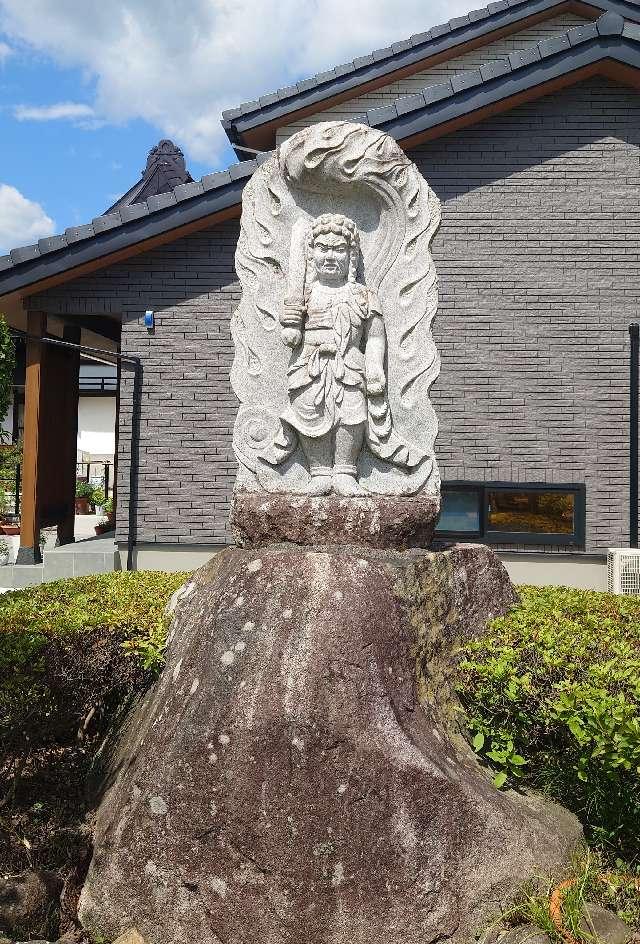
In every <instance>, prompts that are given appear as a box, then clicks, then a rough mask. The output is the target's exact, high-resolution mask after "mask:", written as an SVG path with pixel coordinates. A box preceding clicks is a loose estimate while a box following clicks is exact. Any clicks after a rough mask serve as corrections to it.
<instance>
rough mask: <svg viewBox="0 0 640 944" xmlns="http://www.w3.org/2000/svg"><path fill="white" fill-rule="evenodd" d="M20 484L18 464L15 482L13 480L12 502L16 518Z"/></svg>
mask: <svg viewBox="0 0 640 944" xmlns="http://www.w3.org/2000/svg"><path fill="white" fill-rule="evenodd" d="M21 484H22V483H21V481H20V463H18V464H17V466H16V480H15V489H16V493H15V497H14V500H13V513H14V514H15V516H16V518H17V517H18V515H19V514H20V486H21Z"/></svg>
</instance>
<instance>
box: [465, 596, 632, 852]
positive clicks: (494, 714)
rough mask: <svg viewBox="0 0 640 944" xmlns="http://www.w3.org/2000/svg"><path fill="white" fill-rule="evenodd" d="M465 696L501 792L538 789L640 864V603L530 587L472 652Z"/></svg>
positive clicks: (601, 841) (477, 741) (599, 839)
mask: <svg viewBox="0 0 640 944" xmlns="http://www.w3.org/2000/svg"><path fill="white" fill-rule="evenodd" d="M458 694H459V696H460V699H461V701H462V704H463V706H464V708H465V710H466V714H467V718H466V721H467V725H468V728H469V730H470V732H471V738H472V741H473V745H474V747H475V749H476V751H477V752H478V753H479V754H480V755H481V756H482V757H483V759H485V760H486V761H487V762H488V764H489V765H490V766H491V767H492V768H493V770H494V772H495V783H496V785H497V786H502V785H503V784H506V785H508V786H517V785H518V783H523V784H527V785H530V786H532V787H534V788H536V789H539V790H542V791H543V792H545V793H546V794H548V795H550V796H552V797H554V798H555V799H556V800H558V801H559V802H560V803H562V804H563V805H564V806H566V807H568V808H569V809H571V810H572V811H573V812H575V813H576V814H577V815H578V816H579V817H580V819H581V820H582V822H583V824H584V826H585V831H586V833H587V836H588V837H589V838H590V840H591V841H593V842H595V843H596V844H598V845H600V846H602V847H603V848H606V849H608V850H609V852H614V853H616V854H618V855H621V856H623V857H624V858H625V859H627V860H632V859H634V858H636V857H637V856H638V855H640V834H639V830H638V823H639V822H640V789H639V785H638V783H639V781H638V774H639V773H640V600H639V599H634V598H630V597H621V596H613V595H611V594H607V593H596V592H592V591H583V590H572V589H565V588H554V587H542V588H540V587H522V588H520V603H519V605H517V606H516V607H515V608H514V609H513V610H512V611H511V612H510V613H509V614H508V615H507V616H505V617H502V618H500V619H497V620H495V621H494V622H493V623H492V624H491V625H490V626H489V628H488V630H487V633H486V634H485V635H484V636H483V638H481V639H478V640H475V641H472V642H470V643H468V644H467V645H466V646H465V649H464V651H463V659H462V662H461V666H460V676H459V679H458Z"/></svg>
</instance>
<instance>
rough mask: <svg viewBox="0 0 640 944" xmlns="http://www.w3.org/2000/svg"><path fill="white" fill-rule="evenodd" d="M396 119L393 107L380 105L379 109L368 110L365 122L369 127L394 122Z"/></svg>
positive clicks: (396, 115) (394, 107)
mask: <svg viewBox="0 0 640 944" xmlns="http://www.w3.org/2000/svg"><path fill="white" fill-rule="evenodd" d="M397 117H398V112H397V111H396V106H395V105H381V106H380V108H370V109H369V110H368V111H367V120H368V122H369V124H370V125H382V124H384V123H385V121H395V119H396V118H397Z"/></svg>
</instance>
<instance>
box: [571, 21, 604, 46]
mask: <svg viewBox="0 0 640 944" xmlns="http://www.w3.org/2000/svg"><path fill="white" fill-rule="evenodd" d="M597 35H598V27H597V26H596V24H595V23H584V24H583V25H582V26H573V27H572V28H571V29H570V30H567V38H568V40H569V42H570V43H571V45H572V46H577V45H579V43H586V42H587V40H588V39H595V37H596V36H597Z"/></svg>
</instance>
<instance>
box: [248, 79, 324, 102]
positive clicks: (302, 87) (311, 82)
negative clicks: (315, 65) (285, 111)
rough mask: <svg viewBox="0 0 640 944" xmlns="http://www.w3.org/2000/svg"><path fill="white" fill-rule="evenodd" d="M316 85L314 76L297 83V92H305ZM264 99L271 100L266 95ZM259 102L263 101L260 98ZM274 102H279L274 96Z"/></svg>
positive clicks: (316, 81)
mask: <svg viewBox="0 0 640 944" xmlns="http://www.w3.org/2000/svg"><path fill="white" fill-rule="evenodd" d="M317 84H318V80H317V79H316V77H315V76H314V77H313V78H312V79H304V81H303V82H298V83H297V86H298V91H299V92H306V91H307V89H312V88H315V87H316V85H317ZM265 98H271V96H270V95H266V96H265ZM260 101H261V102H262V101H263V99H262V98H261V99H260ZM275 101H279V98H278V96H277V95H276V96H275ZM269 104H271V103H270V102H269Z"/></svg>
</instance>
